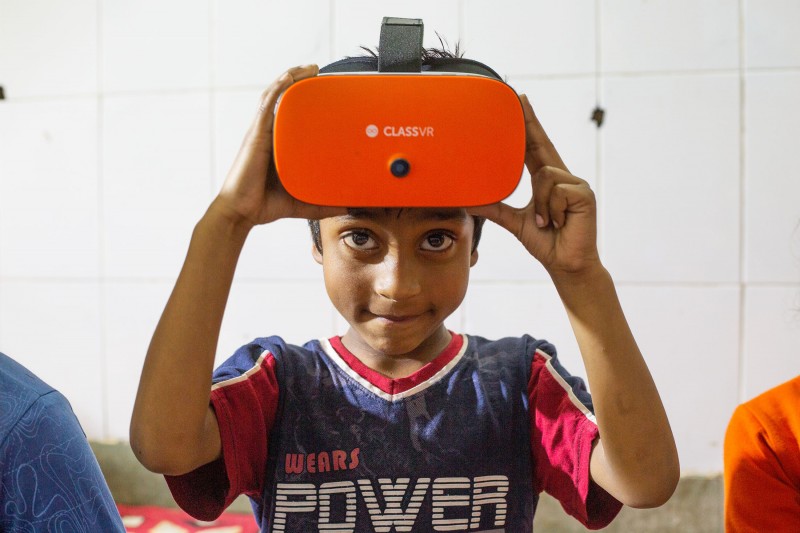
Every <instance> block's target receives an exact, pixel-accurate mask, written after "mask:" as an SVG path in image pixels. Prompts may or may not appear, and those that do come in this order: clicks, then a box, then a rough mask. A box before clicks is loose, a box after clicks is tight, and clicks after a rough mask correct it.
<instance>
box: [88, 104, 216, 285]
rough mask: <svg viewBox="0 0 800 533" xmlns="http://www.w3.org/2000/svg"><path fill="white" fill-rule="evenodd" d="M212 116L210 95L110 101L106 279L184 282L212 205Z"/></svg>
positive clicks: (105, 111)
mask: <svg viewBox="0 0 800 533" xmlns="http://www.w3.org/2000/svg"><path fill="white" fill-rule="evenodd" d="M209 115H210V112H209V98H208V96H207V95H206V94H203V93H186V94H173V95H137V96H117V97H109V98H106V99H105V100H104V102H103V154H102V158H103V167H102V169H103V170H102V172H103V188H102V194H103V200H102V202H103V222H104V227H103V252H104V262H103V265H104V273H105V274H106V275H108V276H114V277H118V276H133V277H141V276H144V277H157V276H164V277H168V278H173V277H175V276H176V275H177V273H178V271H179V269H180V266H181V264H182V263H183V258H184V256H185V254H186V249H187V247H188V245H189V238H190V237H191V233H192V229H193V227H194V225H195V223H196V222H197V221H198V220H199V218H200V216H201V215H202V214H203V213H204V212H205V209H206V208H207V207H208V202H209V198H210V188H211V178H210V171H211V170H210V166H211V165H210V146H209V143H210V129H209Z"/></svg>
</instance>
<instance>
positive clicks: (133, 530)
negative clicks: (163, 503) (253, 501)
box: [117, 505, 258, 533]
mask: <svg viewBox="0 0 800 533" xmlns="http://www.w3.org/2000/svg"><path fill="white" fill-rule="evenodd" d="M117 509H119V514H120V515H121V516H122V523H123V524H124V525H125V531H127V532H128V533H194V532H195V531H202V532H205V533H258V525H257V524H256V521H255V518H254V517H253V515H250V514H237V513H222V516H220V517H219V518H218V519H216V520H215V521H213V522H203V521H202V520H197V519H195V518H192V517H191V516H189V515H188V514H186V513H184V512H183V511H181V510H180V509H168V508H165V507H153V506H136V505H117Z"/></svg>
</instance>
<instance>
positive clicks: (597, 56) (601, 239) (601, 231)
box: [594, 0, 606, 250]
mask: <svg viewBox="0 0 800 533" xmlns="http://www.w3.org/2000/svg"><path fill="white" fill-rule="evenodd" d="M594 5H595V12H594V20H595V29H594V32H595V43H594V98H595V108H601V105H600V104H601V102H602V100H603V83H602V74H601V69H602V33H601V32H602V18H601V17H602V15H601V13H602V8H601V6H602V4H601V2H600V0H595V3H594ZM602 152H603V134H602V132H601V126H599V125H597V127H596V128H595V147H594V164H595V169H594V173H595V183H596V187H597V193H598V197H599V198H600V200H599V201H600V202H602V203H603V204H604V206H605V203H606V202H605V199H604V198H605V194H604V193H605V187H604V184H605V180H604V176H603V154H602ZM601 212H602V213H605V209H604V210H602V211H601ZM602 220H604V217H603V216H598V217H597V224H601V221H602ZM602 226H603V227H602V228H601V227H598V228H597V249H598V250H603V245H604V243H605V223H602Z"/></svg>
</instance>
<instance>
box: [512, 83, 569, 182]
mask: <svg viewBox="0 0 800 533" xmlns="http://www.w3.org/2000/svg"><path fill="white" fill-rule="evenodd" d="M519 99H520V102H521V103H522V112H523V115H524V116H525V165H526V166H527V167H528V171H529V172H530V173H531V175H533V174H535V173H536V172H537V171H538V170H539V169H540V168H541V167H544V166H550V167H556V168H560V169H562V170H567V166H566V165H565V164H564V161H563V160H562V159H561V156H560V155H558V151H557V150H556V147H555V146H554V145H553V143H552V141H551V140H550V138H549V137H548V136H547V133H545V131H544V128H543V127H542V124H541V123H540V122H539V119H538V118H537V117H536V113H534V112H533V106H532V105H531V103H530V101H529V100H528V96H527V95H524V94H522V95H520V97H519Z"/></svg>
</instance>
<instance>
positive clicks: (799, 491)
mask: <svg viewBox="0 0 800 533" xmlns="http://www.w3.org/2000/svg"><path fill="white" fill-rule="evenodd" d="M725 530H726V531H727V532H728V533H748V532H753V533H755V532H759V533H761V532H764V531H769V532H770V533H780V532H783V531H785V532H787V533H788V532H792V533H797V532H798V531H800V376H797V377H795V378H794V379H792V380H790V381H788V382H786V383H784V384H783V385H779V386H778V387H775V388H773V389H770V390H769V391H767V392H765V393H763V394H761V395H760V396H757V397H755V398H753V399H752V400H750V401H749V402H746V403H743V404H742V405H740V406H739V407H738V408H737V409H736V411H735V412H734V414H733V417H732V418H731V421H730V423H729V424H728V431H727V432H726V434H725Z"/></svg>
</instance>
